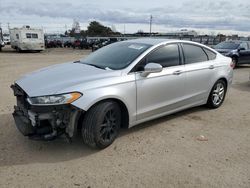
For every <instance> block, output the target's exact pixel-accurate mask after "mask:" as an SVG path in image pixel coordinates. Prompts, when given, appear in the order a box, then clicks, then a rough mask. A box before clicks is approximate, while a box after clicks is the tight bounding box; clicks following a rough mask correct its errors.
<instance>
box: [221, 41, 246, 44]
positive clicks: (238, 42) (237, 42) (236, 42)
mask: <svg viewBox="0 0 250 188" xmlns="http://www.w3.org/2000/svg"><path fill="white" fill-rule="evenodd" d="M224 42H226V43H235V44H240V43H242V42H247V43H249V41H246V40H227V41H224Z"/></svg>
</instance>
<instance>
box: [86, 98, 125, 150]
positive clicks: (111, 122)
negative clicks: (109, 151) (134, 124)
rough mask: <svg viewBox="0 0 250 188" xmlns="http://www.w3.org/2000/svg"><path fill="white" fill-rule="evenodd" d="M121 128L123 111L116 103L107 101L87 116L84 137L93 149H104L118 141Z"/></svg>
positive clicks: (96, 106)
mask: <svg viewBox="0 0 250 188" xmlns="http://www.w3.org/2000/svg"><path fill="white" fill-rule="evenodd" d="M120 127H121V110H120V107H119V105H118V104H117V103H116V102H114V101H105V102H101V103H99V104H97V105H95V106H93V107H92V108H91V109H90V110H89V111H88V112H87V114H86V115H85V117H84V120H83V125H82V137H83V141H84V143H85V144H87V145H88V146H90V147H92V148H99V149H104V148H106V147H108V146H109V145H111V144H112V143H113V142H114V140H115V139H116V137H117V135H118V132H119V129H120Z"/></svg>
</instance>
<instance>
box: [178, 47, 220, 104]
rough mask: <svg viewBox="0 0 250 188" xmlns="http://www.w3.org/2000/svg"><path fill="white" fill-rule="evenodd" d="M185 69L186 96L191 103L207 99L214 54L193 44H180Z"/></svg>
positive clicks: (211, 77) (212, 74) (213, 68)
mask: <svg viewBox="0 0 250 188" xmlns="http://www.w3.org/2000/svg"><path fill="white" fill-rule="evenodd" d="M182 49H183V54H184V61H185V70H186V76H187V80H186V97H187V99H188V103H190V104H192V105H196V104H200V103H202V102H204V100H206V99H207V97H208V94H209V92H210V89H211V87H212V85H213V83H214V78H215V73H216V66H215V59H216V54H215V53H214V52H212V51H210V50H209V49H207V48H203V47H200V46H198V45H195V44H190V43H183V44H182Z"/></svg>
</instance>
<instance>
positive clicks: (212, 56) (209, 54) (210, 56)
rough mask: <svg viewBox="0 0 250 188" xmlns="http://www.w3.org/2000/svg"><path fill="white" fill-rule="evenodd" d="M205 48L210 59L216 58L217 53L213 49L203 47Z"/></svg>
mask: <svg viewBox="0 0 250 188" xmlns="http://www.w3.org/2000/svg"><path fill="white" fill-rule="evenodd" d="M203 50H204V51H205V52H206V54H207V56H208V59H209V60H214V59H215V58H216V53H214V52H212V51H211V50H208V49H206V48H203Z"/></svg>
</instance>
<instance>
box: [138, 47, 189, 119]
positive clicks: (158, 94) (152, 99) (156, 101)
mask: <svg viewBox="0 0 250 188" xmlns="http://www.w3.org/2000/svg"><path fill="white" fill-rule="evenodd" d="M179 54H180V53H179V46H178V44H168V45H166V46H161V47H159V48H158V49H156V50H154V51H153V52H151V53H150V54H149V55H148V56H147V57H146V58H145V64H147V63H159V64H161V65H162V66H163V70H162V72H160V73H151V74H149V75H148V76H147V77H142V76H141V72H137V73H135V74H136V87H137V120H138V121H140V120H145V119H150V118H152V117H159V116H161V115H164V114H167V113H168V112H171V111H174V110H176V109H178V108H179V107H181V106H183V105H185V104H184V103H183V99H184V96H185V80H186V79H185V70H184V68H185V66H184V65H182V64H181V59H180V55H179Z"/></svg>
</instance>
